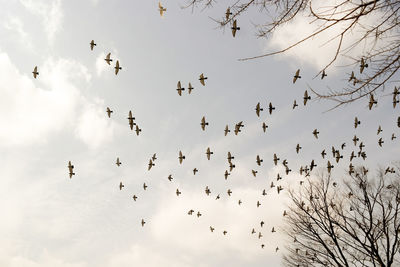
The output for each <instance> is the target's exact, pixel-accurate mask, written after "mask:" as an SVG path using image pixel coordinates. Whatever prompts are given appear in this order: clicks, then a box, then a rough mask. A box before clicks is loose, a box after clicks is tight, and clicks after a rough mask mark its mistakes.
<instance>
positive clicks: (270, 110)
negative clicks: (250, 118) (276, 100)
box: [268, 102, 275, 115]
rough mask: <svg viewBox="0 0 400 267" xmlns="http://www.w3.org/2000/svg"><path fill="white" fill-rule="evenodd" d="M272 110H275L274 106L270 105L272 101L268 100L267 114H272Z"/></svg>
mask: <svg viewBox="0 0 400 267" xmlns="http://www.w3.org/2000/svg"><path fill="white" fill-rule="evenodd" d="M273 110H275V107H273V106H272V103H271V102H269V105H268V111H269V114H270V115H271V114H272V111H273Z"/></svg>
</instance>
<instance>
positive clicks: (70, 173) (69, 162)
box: [68, 161, 75, 179]
mask: <svg viewBox="0 0 400 267" xmlns="http://www.w3.org/2000/svg"><path fill="white" fill-rule="evenodd" d="M68 171H69V178H70V179H71V178H72V175H75V173H74V165H72V163H71V161H68Z"/></svg>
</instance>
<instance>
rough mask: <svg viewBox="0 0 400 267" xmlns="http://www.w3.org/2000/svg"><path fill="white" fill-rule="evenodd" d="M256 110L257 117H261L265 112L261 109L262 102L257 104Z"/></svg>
mask: <svg viewBox="0 0 400 267" xmlns="http://www.w3.org/2000/svg"><path fill="white" fill-rule="evenodd" d="M255 110H256V114H257V117H260V111H263V110H264V109H262V108H261V107H260V102H258V103H257V105H256V108H255Z"/></svg>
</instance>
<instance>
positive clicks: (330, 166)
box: [327, 160, 333, 173]
mask: <svg viewBox="0 0 400 267" xmlns="http://www.w3.org/2000/svg"><path fill="white" fill-rule="evenodd" d="M332 168H333V165H332V164H331V162H330V161H329V160H328V167H327V169H328V173H331V170H332Z"/></svg>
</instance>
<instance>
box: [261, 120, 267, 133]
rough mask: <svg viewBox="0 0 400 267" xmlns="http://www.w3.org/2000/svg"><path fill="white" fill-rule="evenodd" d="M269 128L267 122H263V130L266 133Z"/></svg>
mask: <svg viewBox="0 0 400 267" xmlns="http://www.w3.org/2000/svg"><path fill="white" fill-rule="evenodd" d="M267 128H268V125H267V124H266V123H265V122H263V124H262V129H263V131H264V133H265V131H266V130H267Z"/></svg>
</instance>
